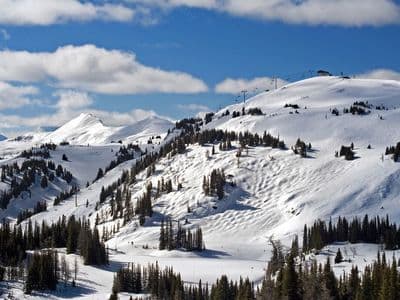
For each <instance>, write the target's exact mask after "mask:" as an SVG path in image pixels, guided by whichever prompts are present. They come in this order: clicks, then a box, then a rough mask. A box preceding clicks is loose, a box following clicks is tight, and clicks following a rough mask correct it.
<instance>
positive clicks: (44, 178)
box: [40, 175, 49, 189]
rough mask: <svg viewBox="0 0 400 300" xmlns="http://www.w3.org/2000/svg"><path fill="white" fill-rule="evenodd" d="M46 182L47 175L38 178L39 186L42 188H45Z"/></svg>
mask: <svg viewBox="0 0 400 300" xmlns="http://www.w3.org/2000/svg"><path fill="white" fill-rule="evenodd" d="M48 184H49V183H48V180H47V176H46V175H44V176H43V177H42V179H41V180H40V186H41V188H42V189H45V188H47V186H48Z"/></svg>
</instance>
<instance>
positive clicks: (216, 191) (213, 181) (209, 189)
mask: <svg viewBox="0 0 400 300" xmlns="http://www.w3.org/2000/svg"><path fill="white" fill-rule="evenodd" d="M225 183H226V179H225V174H224V170H220V169H214V170H212V171H211V174H210V176H208V177H207V176H204V177H203V192H204V194H205V195H206V196H214V195H216V196H217V197H218V199H220V200H221V199H222V198H224V195H225V192H224V186H225Z"/></svg>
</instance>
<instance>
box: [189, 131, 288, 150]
mask: <svg viewBox="0 0 400 300" xmlns="http://www.w3.org/2000/svg"><path fill="white" fill-rule="evenodd" d="M232 141H238V142H239V143H240V145H241V146H242V147H245V146H265V147H272V148H281V149H284V148H285V143H284V142H283V141H281V140H279V137H273V136H272V135H271V134H269V133H267V132H266V131H264V133H263V135H262V136H260V135H258V134H257V133H255V134H252V133H250V132H248V131H246V132H239V134H238V133H236V132H234V131H229V132H228V131H223V130H218V129H211V130H203V131H201V132H198V133H196V134H194V135H193V136H192V137H191V138H190V139H189V142H190V143H193V144H194V143H199V144H200V145H204V144H206V143H207V144H215V143H221V142H226V143H230V142H232Z"/></svg>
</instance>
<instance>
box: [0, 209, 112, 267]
mask: <svg viewBox="0 0 400 300" xmlns="http://www.w3.org/2000/svg"><path fill="white" fill-rule="evenodd" d="M79 241H82V243H79ZM52 247H55V248H63V247H66V248H67V252H68V253H76V252H77V251H78V250H79V253H80V255H81V256H83V258H84V261H85V262H86V263H87V264H105V263H107V260H108V258H107V255H106V250H105V246H104V244H103V243H101V242H100V238H99V235H98V232H97V230H96V229H95V230H91V229H90V227H89V223H88V222H86V221H85V220H79V221H77V220H75V218H74V217H73V216H72V217H70V218H69V219H68V221H67V219H66V218H65V217H62V218H60V219H59V220H58V222H57V223H54V224H52V225H51V226H49V225H47V224H46V223H45V222H44V221H43V222H42V224H41V225H40V226H39V224H37V223H35V224H32V222H31V220H29V221H28V222H27V224H26V227H25V228H24V230H22V228H21V225H19V226H14V227H13V228H12V227H11V226H10V225H9V224H8V223H7V222H3V224H2V226H1V227H0V263H1V264H2V265H6V266H17V265H18V264H19V263H21V262H22V261H23V260H24V259H25V257H26V252H25V251H26V250H39V249H43V248H52Z"/></svg>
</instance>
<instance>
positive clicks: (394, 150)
mask: <svg viewBox="0 0 400 300" xmlns="http://www.w3.org/2000/svg"><path fill="white" fill-rule="evenodd" d="M389 154H393V156H392V157H393V160H394V161H395V162H398V161H400V159H399V158H400V142H398V143H397V144H396V147H394V146H390V147H386V152H385V155H389Z"/></svg>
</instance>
